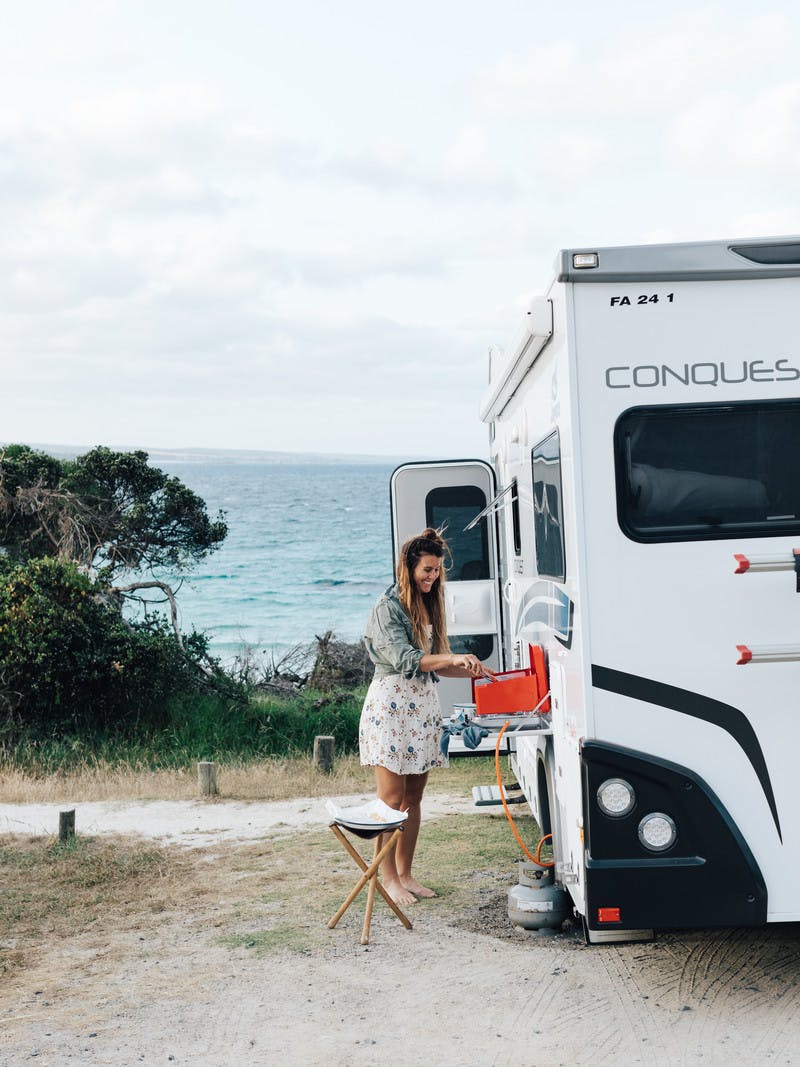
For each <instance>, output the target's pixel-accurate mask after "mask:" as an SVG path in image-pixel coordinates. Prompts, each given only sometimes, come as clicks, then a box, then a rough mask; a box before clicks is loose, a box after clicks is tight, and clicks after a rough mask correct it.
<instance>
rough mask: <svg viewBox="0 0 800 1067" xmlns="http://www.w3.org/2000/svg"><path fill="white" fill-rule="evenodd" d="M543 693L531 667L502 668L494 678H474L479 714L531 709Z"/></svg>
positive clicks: (473, 692) (511, 713)
mask: <svg viewBox="0 0 800 1067" xmlns="http://www.w3.org/2000/svg"><path fill="white" fill-rule="evenodd" d="M543 696H544V693H541V694H540V693H539V684H538V681H537V678H536V674H535V673H534V671H533V670H530V669H528V668H526V669H524V670H517V671H502V672H501V673H500V674H496V675H495V676H494V677H493V678H475V679H474V680H473V683H472V699H473V701H474V702H475V714H476V715H514V714H515V713H519V712H529V713H530V712H531V711H533V709H534V708H535V707H536V705H537V704H538V703H539V701H540V699H541V698H542V697H543Z"/></svg>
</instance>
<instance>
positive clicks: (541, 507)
mask: <svg viewBox="0 0 800 1067" xmlns="http://www.w3.org/2000/svg"><path fill="white" fill-rule="evenodd" d="M531 460H532V464H533V534H534V538H535V545H534V550H535V554H536V571H537V573H538V574H540V575H543V576H545V577H547V578H555V579H556V580H557V581H559V582H563V581H564V580H565V578H566V568H565V563H564V513H563V497H562V493H561V444H560V440H559V436H558V430H556V431H555V432H554V433H551V434H550V436H549V437H546V438H545V439H544V441H542V442H540V443H539V444H538V445H535V446H534V447H533V450H532V452H531Z"/></svg>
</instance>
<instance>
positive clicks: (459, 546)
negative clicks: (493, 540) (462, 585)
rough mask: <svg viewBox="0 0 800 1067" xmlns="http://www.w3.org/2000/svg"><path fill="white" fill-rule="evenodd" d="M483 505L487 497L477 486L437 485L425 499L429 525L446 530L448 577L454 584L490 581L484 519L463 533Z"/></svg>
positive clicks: (486, 533)
mask: <svg viewBox="0 0 800 1067" xmlns="http://www.w3.org/2000/svg"><path fill="white" fill-rule="evenodd" d="M486 504H487V501H486V495H485V494H484V492H483V490H482V489H479V488H478V486H477V485H440V486H437V487H436V488H435V489H431V491H430V492H429V493H428V495H427V496H426V498H425V518H426V521H427V523H428V525H429V526H433V527H434V528H435V529H437V530H439V529H442V528H444V530H445V535H444V536H445V539H446V541H447V544H448V546H449V548H450V552H451V554H452V560H451V561H450V566H449V569H448V572H447V576H448V578H450V579H452V580H453V581H457V582H470V581H472V582H474V581H476V580H478V579H485V578H491V574H490V571H489V535H488V532H487V526H486V519H481V521H480V522H479V523H478V524H477V526H474V527H473V528H472V529H471V530H465V529H464V527H465V526H467V525H468V524H469V523H470V522H471V521H472V519H474V518H475V516H476V514H477V513H478V512H480V511H483V509H484V508H485V507H486Z"/></svg>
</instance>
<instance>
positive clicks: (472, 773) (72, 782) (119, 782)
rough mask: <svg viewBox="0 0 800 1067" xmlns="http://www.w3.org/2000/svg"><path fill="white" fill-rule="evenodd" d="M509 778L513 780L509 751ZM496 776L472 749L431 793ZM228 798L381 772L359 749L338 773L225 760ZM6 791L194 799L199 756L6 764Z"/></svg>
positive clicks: (315, 792) (365, 781)
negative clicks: (51, 765) (43, 768)
mask: <svg viewBox="0 0 800 1067" xmlns="http://www.w3.org/2000/svg"><path fill="white" fill-rule="evenodd" d="M502 768H503V773H504V775H505V777H504V781H508V780H509V775H508V770H507V767H506V758H505V757H503V758H502ZM494 781H495V771H494V759H493V758H492V757H488V756H486V757H484V756H479V757H475V756H472V757H469V758H468V759H455V760H451V761H450V766H449V768H447V769H436V770H434V771H432V772H431V775H430V778H429V779H428V791H429V792H431V793H457V794H463V795H466V796H470V795H471V790H472V786H473V785H489V784H492V783H493V782H494ZM217 783H218V786H219V790H220V799H225V800H290V799H292V798H294V797H328V796H345V795H347V794H350V793H373V792H374V788H375V785H374V775H373V771H372V769H371V768H370V767H362V766H361V765H360V763H359V760H358V756H356V755H345V756H341V757H338V758H337V759H336V762H335V766H334V771H333V774H330V775H328V774H321V773H320V772H319V771H318V770H317V769H316V767H315V766H314V763H313V760H312V759H311V757H310V756H298V757H289V756H275V757H270V758H268V759H263V760H228V761H226V760H221V761H218V768H217ZM0 794H2V797H3V801H4V802H5V803H9V804H24V803H28V804H43V803H53V804H56V803H77V802H79V801H84V802H85V801H90V800H193V799H195V798H196V796H197V770H196V767H195V765H194V764H192V765H190V766H186V767H180V768H163V769H161V770H153V769H150V768H148V767H132V766H128V765H119V764H111V763H107V762H103V761H101V760H98V761H93V762H91V763H88V762H87V763H84V764H82V765H81V764H79V765H76V766H75V767H73V768H72V769H71V770H66V769H63V768H62V769H61V770H60V771H58V772H56V773H54V774H50V775H46V776H43V775H40V774H31V773H30V772H29V771H27V770H25V769H23V768H20V767H16V766H9V765H8V764H0Z"/></svg>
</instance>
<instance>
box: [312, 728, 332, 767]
mask: <svg viewBox="0 0 800 1067" xmlns="http://www.w3.org/2000/svg"><path fill="white" fill-rule="evenodd" d="M335 745H336V738H335V737H323V736H321V735H319V734H318V735H317V736H316V737H315V738H314V766H315V767H316V768H317V770H318V771H324V772H325V773H326V774H330V773H331V772H332V771H333V750H334V747H335Z"/></svg>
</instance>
